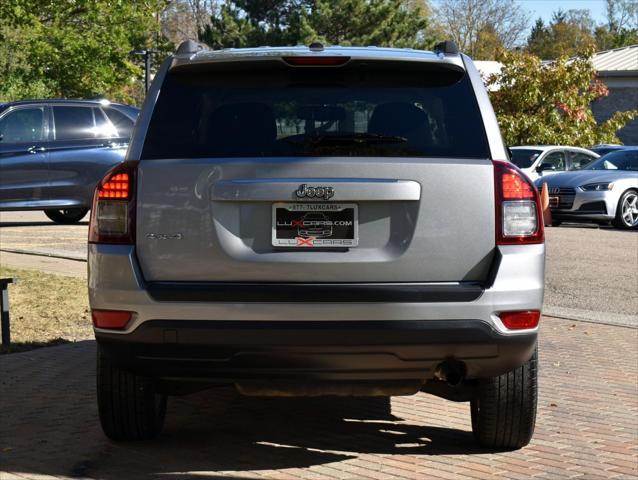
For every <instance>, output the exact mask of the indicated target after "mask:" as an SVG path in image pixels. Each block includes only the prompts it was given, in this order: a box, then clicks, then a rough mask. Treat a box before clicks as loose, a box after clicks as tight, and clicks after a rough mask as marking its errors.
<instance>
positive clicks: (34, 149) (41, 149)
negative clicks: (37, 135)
mask: <svg viewBox="0 0 638 480" xmlns="http://www.w3.org/2000/svg"><path fill="white" fill-rule="evenodd" d="M46 151H47V149H46V148H44V147H36V146H33V147H29V148H27V152H29V153H34V154H35V153H42V152H46Z"/></svg>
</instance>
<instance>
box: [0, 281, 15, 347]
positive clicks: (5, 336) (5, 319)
mask: <svg viewBox="0 0 638 480" xmlns="http://www.w3.org/2000/svg"><path fill="white" fill-rule="evenodd" d="M10 283H13V278H0V289H2V298H1V301H0V313H1V315H2V317H1V318H0V324H1V325H0V326H1V330H2V345H3V346H5V347H8V346H9V344H10V343H11V326H10V324H9V288H8V287H9V284H10Z"/></svg>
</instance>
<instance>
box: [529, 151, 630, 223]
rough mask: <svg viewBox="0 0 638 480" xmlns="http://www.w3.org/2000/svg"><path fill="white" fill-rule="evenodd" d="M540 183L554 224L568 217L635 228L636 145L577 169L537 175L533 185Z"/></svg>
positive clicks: (574, 219)
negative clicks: (550, 174) (544, 186)
mask: <svg viewBox="0 0 638 480" xmlns="http://www.w3.org/2000/svg"><path fill="white" fill-rule="evenodd" d="M543 183H546V184H547V187H548V190H549V206H550V209H551V212H552V219H553V222H554V224H555V225H558V224H560V223H561V222H562V221H564V220H571V221H591V222H597V223H607V222H612V223H613V224H614V225H615V226H616V227H618V228H638V148H628V149H625V150H620V151H616V152H612V153H608V154H607V155H605V156H603V157H601V158H599V159H598V160H596V161H595V162H592V163H591V164H590V165H588V166H587V167H585V168H584V169H583V170H580V171H573V172H565V173H559V174H556V175H552V176H550V177H542V178H539V179H538V180H537V181H536V186H537V187H538V188H539V189H541V188H542V186H543Z"/></svg>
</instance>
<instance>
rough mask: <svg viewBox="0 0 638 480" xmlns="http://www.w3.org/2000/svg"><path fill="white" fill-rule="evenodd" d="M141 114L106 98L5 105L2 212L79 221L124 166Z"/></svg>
mask: <svg viewBox="0 0 638 480" xmlns="http://www.w3.org/2000/svg"><path fill="white" fill-rule="evenodd" d="M138 112H139V110H138V109H137V108H135V107H131V106H128V105H121V104H118V103H111V102H107V101H104V100H102V101H98V100H95V101H92V100H25V101H20V102H11V103H5V104H2V105H0V210H44V213H45V214H46V215H47V216H48V217H49V218H50V219H51V220H53V221H54V222H57V223H75V222H78V221H80V220H81V219H82V218H83V217H84V216H85V215H86V213H87V212H88V210H89V208H90V207H91V201H92V196H93V192H94V191H95V187H96V185H97V183H98V182H99V181H100V180H101V179H102V177H103V176H104V174H105V173H106V172H108V171H109V170H110V169H111V168H112V167H113V166H114V165H117V164H118V163H120V162H122V160H123V158H124V152H125V151H126V147H127V145H128V141H129V137H130V135H131V132H132V130H133V124H134V123H135V119H136V118H137V114H138Z"/></svg>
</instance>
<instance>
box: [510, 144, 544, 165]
mask: <svg viewBox="0 0 638 480" xmlns="http://www.w3.org/2000/svg"><path fill="white" fill-rule="evenodd" d="M511 153H512V163H513V164H514V165H516V166H517V167H518V168H529V167H531V166H532V165H533V164H534V162H535V161H536V159H537V158H538V156H539V155H540V154H541V153H543V151H542V150H534V149H529V148H512V149H511Z"/></svg>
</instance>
